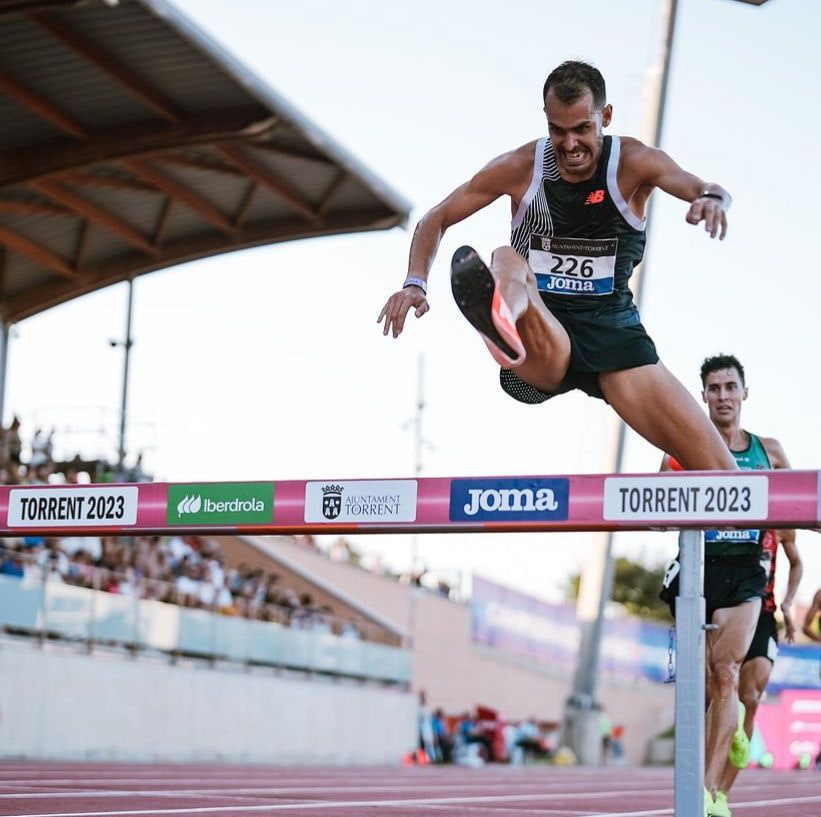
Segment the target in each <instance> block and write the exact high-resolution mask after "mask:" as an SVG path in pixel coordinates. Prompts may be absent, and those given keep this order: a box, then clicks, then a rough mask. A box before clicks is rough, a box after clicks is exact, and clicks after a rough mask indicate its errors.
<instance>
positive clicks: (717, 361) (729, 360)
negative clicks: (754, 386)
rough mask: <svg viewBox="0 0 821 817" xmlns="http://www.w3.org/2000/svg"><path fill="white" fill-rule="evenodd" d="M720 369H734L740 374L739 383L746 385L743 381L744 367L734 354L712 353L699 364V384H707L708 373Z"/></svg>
mask: <svg viewBox="0 0 821 817" xmlns="http://www.w3.org/2000/svg"><path fill="white" fill-rule="evenodd" d="M722 369H735V370H736V371H737V372H738V374H739V375H740V376H741V385H742V386H746V385H747V384H746V383H745V382H744V367H743V366H742V365H741V363H740V362H739V360H738V358H737V357H736V356H735V355H713V357H708V358H707V359H706V360H705V361H704V363H702V364H701V385H702V386H706V385H707V375H708V374H712V373H713V372H720V371H721V370H722Z"/></svg>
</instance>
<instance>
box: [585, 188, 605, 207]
mask: <svg viewBox="0 0 821 817" xmlns="http://www.w3.org/2000/svg"><path fill="white" fill-rule="evenodd" d="M603 201H604V190H594V191H593V192H592V193H590V194H588V196H587V198H586V199H585V200H584V203H585V204H601V203H602V202H603Z"/></svg>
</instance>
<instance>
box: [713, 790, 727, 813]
mask: <svg viewBox="0 0 821 817" xmlns="http://www.w3.org/2000/svg"><path fill="white" fill-rule="evenodd" d="M710 817H733V812H732V811H730V805H729V803H728V802H727V795H726V794H725V793H724V792H723V791H717V792H716V796H715V799H714V800H713V805H712V808H711V809H710Z"/></svg>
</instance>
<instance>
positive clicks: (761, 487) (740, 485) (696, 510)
mask: <svg viewBox="0 0 821 817" xmlns="http://www.w3.org/2000/svg"><path fill="white" fill-rule="evenodd" d="M768 498H769V492H768V481H767V477H765V476H733V477H732V478H731V479H728V478H727V477H705V476H670V477H661V478H660V477H607V478H605V480H604V518H605V519H613V520H637V521H642V520H647V521H664V522H668V521H685V520H710V519H714V520H716V521H723V522H729V521H732V520H735V519H739V520H741V519H766V518H767V512H768Z"/></svg>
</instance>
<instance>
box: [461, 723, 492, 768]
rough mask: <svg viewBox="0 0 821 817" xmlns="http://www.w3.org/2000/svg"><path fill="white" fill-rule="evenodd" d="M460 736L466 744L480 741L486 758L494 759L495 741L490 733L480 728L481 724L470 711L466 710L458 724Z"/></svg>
mask: <svg viewBox="0 0 821 817" xmlns="http://www.w3.org/2000/svg"><path fill="white" fill-rule="evenodd" d="M457 729H458V734H459V738H460V739H461V742H462V743H463V744H465V745H470V744H472V743H478V744H480V745H481V747H482V750H483V757H484V758H485V760H493V741H492V739H491V737H490V736H489V735H486V734H485V733H484V732H482V730H481V729H480V728H479V725H478V724H477V723H476V721H475V720H474V719H473V718H472V717H471V715H470V714H469V713H468V712H465V713H464V714H463V715H462V717H461V719H460V720H459V724H458V726H457Z"/></svg>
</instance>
